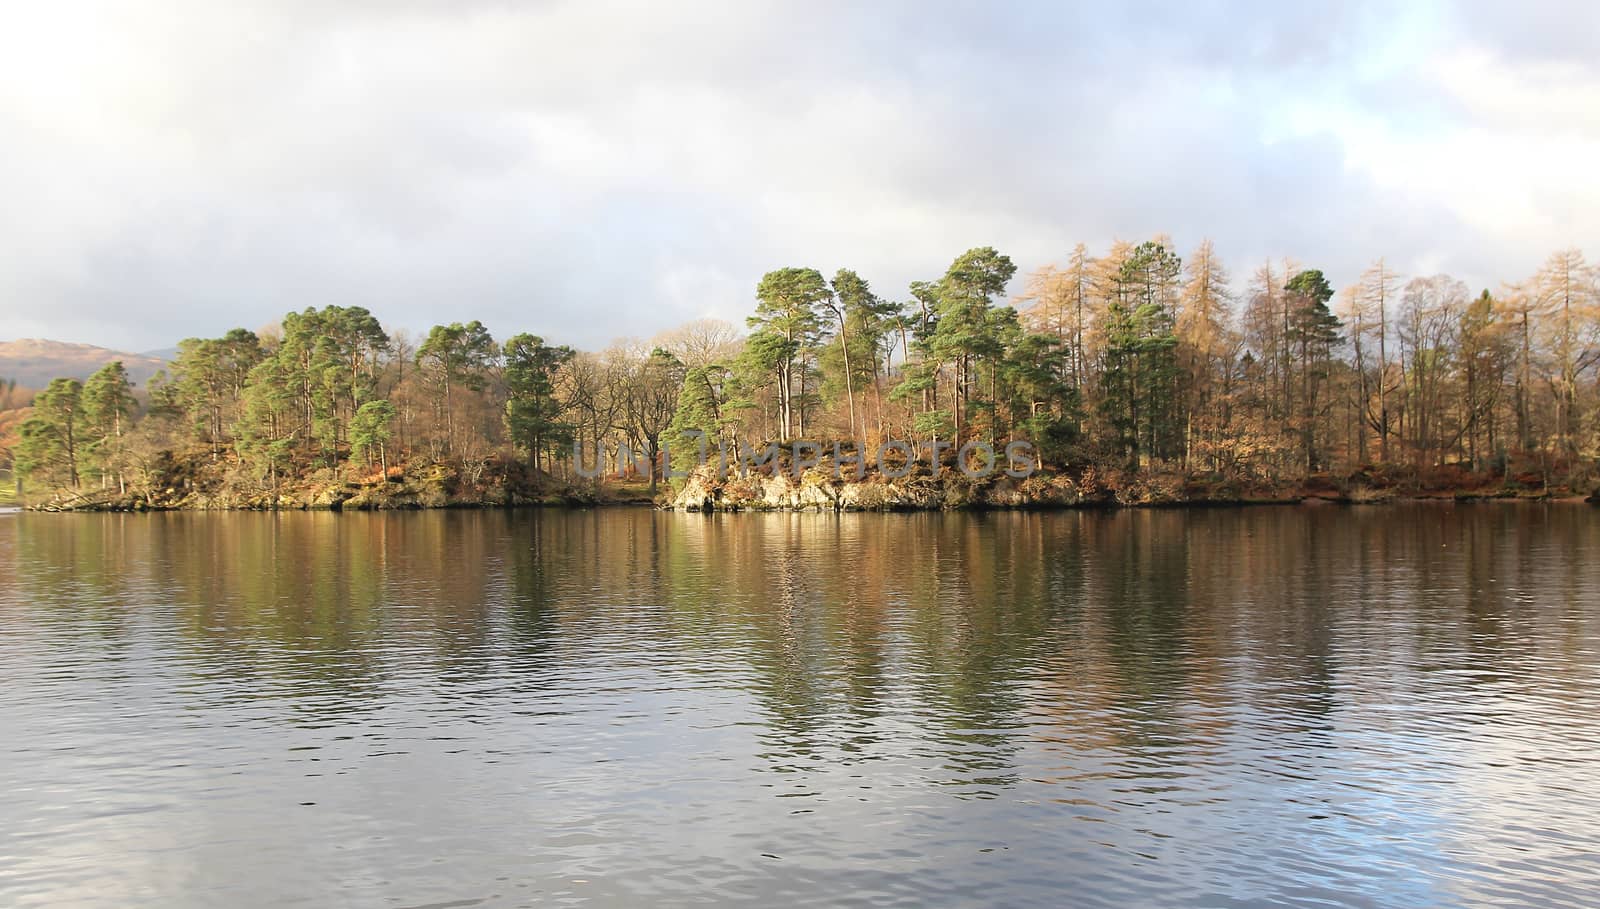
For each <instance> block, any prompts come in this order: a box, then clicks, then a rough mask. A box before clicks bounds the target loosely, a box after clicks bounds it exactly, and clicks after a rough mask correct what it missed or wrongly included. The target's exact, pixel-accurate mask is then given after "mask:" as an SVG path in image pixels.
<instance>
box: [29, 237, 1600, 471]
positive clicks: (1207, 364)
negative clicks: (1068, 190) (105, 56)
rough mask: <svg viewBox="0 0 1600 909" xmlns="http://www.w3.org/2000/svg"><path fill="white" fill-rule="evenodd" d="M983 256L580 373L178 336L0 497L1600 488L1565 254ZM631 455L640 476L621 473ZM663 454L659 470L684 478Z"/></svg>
mask: <svg viewBox="0 0 1600 909" xmlns="http://www.w3.org/2000/svg"><path fill="white" fill-rule="evenodd" d="M1016 275H1017V268H1016V266H1015V264H1014V263H1013V262H1012V260H1011V259H1010V258H1009V257H1007V256H1005V255H1003V254H1001V253H1000V252H998V251H996V250H995V249H993V248H990V247H982V248H977V249H972V250H969V251H967V252H965V253H963V254H962V255H960V256H958V257H957V258H956V259H955V260H954V261H953V262H952V263H951V264H950V266H949V267H948V268H947V269H946V270H945V272H944V274H943V275H942V276H939V277H937V278H934V279H930V280H926V281H915V282H912V283H911V284H910V285H909V287H908V288H907V292H906V294H905V296H904V298H902V299H890V298H888V297H885V296H882V295H880V294H879V293H878V292H877V291H876V290H875V289H874V288H873V287H872V285H871V284H870V283H869V282H868V280H867V279H866V278H864V277H862V276H861V275H859V274H858V273H856V272H855V271H852V270H850V269H839V270H837V271H835V272H834V273H833V274H832V275H831V276H826V275H824V274H823V273H822V272H821V271H819V270H817V269H815V268H809V267H787V268H780V269H776V270H774V271H771V272H768V273H767V274H766V275H764V276H763V277H762V278H761V279H760V281H759V282H758V283H757V285H756V287H755V294H754V302H755V305H754V311H753V313H752V314H751V315H750V316H749V318H748V320H747V324H746V326H745V327H744V330H740V329H737V328H736V327H734V326H733V325H730V324H728V323H724V322H720V321H716V320H709V319H704V320H697V321H695V322H691V323H689V324H687V325H684V326H682V327H680V328H677V329H675V330H672V331H669V332H665V333H663V334H662V335H660V336H658V337H656V338H654V339H652V340H650V341H649V342H638V341H624V342H618V343H616V344H614V345H612V346H611V347H609V348H607V349H606V350H602V351H598V352H584V351H578V350H575V349H573V348H571V347H568V346H563V345H555V344H550V343H548V342H546V341H545V340H544V339H543V338H542V337H539V336H537V335H533V334H526V333H524V334H517V335H514V336H512V337H509V338H505V339H504V340H497V339H495V338H494V337H492V336H491V334H490V332H489V331H488V330H487V329H486V328H485V327H484V326H483V325H482V324H481V323H480V322H477V321H472V322H467V323H460V322H455V323H450V324H447V325H436V326H434V327H433V328H432V329H431V330H430V331H429V332H428V333H427V334H426V335H425V336H422V337H412V336H410V335H408V334H406V333H405V332H402V331H389V330H386V329H385V328H384V327H383V326H382V324H381V323H380V322H379V321H378V319H377V318H376V317H375V316H374V315H373V314H372V313H370V312H369V311H367V310H366V309H363V308H361V307H355V306H351V307H344V306H325V307H322V308H320V309H317V308H307V309H304V310H301V311H298V312H291V313H288V314H287V315H285V316H284V317H283V318H282V320H281V321H280V322H279V323H278V324H277V325H275V326H273V327H272V328H270V329H265V330H262V331H260V332H254V331H249V330H245V329H235V330H233V331H230V332H228V333H227V334H225V335H223V336H222V337H218V338H191V339H188V340H185V341H184V342H182V344H180V346H179V351H178V355H177V357H176V358H175V359H174V360H173V362H172V363H171V364H170V367H169V369H168V370H167V371H165V372H164V373H162V374H160V375H158V376H157V377H156V378H154V379H153V380H152V381H151V382H150V383H149V385H148V387H147V388H144V389H138V390H136V389H135V388H134V387H133V384H132V383H131V382H130V381H129V379H128V376H127V373H126V371H125V370H123V368H122V366H121V364H120V363H112V364H109V365H107V366H106V367H105V368H103V369H101V370H100V371H99V372H97V373H95V374H94V375H93V376H91V377H89V378H88V379H87V380H86V381H81V382H80V381H79V380H76V379H57V380H55V381H54V382H52V383H51V384H50V386H49V387H48V388H46V389H45V390H43V391H42V392H40V393H38V394H37V395H36V396H35V397H34V400H33V409H32V413H31V416H30V417H29V418H28V419H27V420H25V421H24V422H23V423H22V425H21V429H20V433H19V439H18V441H17V444H16V451H15V461H16V466H17V468H18V470H19V472H20V473H22V474H24V475H25V476H28V477H30V478H32V479H35V480H37V481H39V482H42V483H45V484H48V485H51V486H56V487H68V488H81V487H83V486H86V485H87V486H99V487H100V488H113V487H115V488H117V489H118V490H121V491H126V490H127V489H128V488H129V487H130V486H133V487H135V488H142V487H147V486H148V485H149V484H152V483H155V482H158V481H159V480H160V479H161V478H162V477H164V476H170V474H171V472H172V467H173V464H174V463H175V461H176V460H178V459H181V458H183V457H194V456H203V457H205V458H208V459H210V460H211V461H213V462H217V463H225V464H227V465H229V469H231V470H233V471H234V472H235V473H236V474H237V475H238V476H239V477H241V478H242V482H246V483H248V484H254V485H256V486H257V487H259V488H261V489H273V488H276V487H277V486H278V485H279V484H282V483H285V482H291V481H295V480H298V479H301V478H304V477H306V476H308V475H311V474H314V473H316V472H319V471H330V472H332V474H333V475H335V476H345V475H357V474H359V475H364V476H365V475H372V474H373V473H375V472H383V473H384V474H386V475H387V474H388V473H389V472H390V471H392V470H400V469H402V467H403V466H404V465H413V466H414V465H417V464H443V465H447V466H448V467H450V468H451V469H453V470H455V471H457V472H458V473H459V475H460V476H462V477H463V478H465V479H467V480H468V481H476V480H477V479H478V478H480V477H481V476H482V475H483V473H484V471H486V470H488V469H489V468H490V466H491V465H492V464H495V463H497V462H498V463H502V464H503V463H507V462H510V461H513V460H514V461H517V462H520V463H522V464H524V465H526V466H527V467H528V468H531V469H532V470H533V471H535V473H536V474H538V475H541V476H549V477H551V478H553V479H555V480H559V481H562V482H579V481H580V480H579V471H577V470H576V467H578V466H579V465H577V464H575V462H574V459H575V457H581V458H582V459H583V466H584V467H585V468H586V469H585V470H584V471H583V473H584V474H590V473H592V472H593V471H594V470H596V469H598V470H599V471H600V472H602V473H604V474H607V475H610V476H613V477H615V476H627V475H630V474H632V475H636V476H637V478H638V479H639V480H640V481H641V482H648V483H649V484H650V486H651V488H652V489H653V488H654V487H655V485H656V483H657V482H658V481H659V480H660V479H661V477H662V476H663V475H664V472H665V470H666V468H667V467H668V466H669V465H668V464H667V463H666V461H667V458H666V456H665V455H664V451H663V449H664V447H665V446H667V445H668V443H671V447H672V448H673V449H675V450H676V451H689V450H692V449H693V448H694V447H695V445H694V444H693V443H686V442H685V441H684V440H688V439H691V438H694V439H704V440H705V442H706V443H707V444H709V445H711V446H712V447H713V448H715V447H718V446H720V447H722V448H723V449H724V450H726V451H731V452H735V453H737V452H740V451H744V450H749V449H752V448H755V447H757V446H761V445H764V444H765V443H768V442H771V441H788V440H792V439H798V438H806V439H812V440H834V439H838V440H850V441H853V442H855V443H857V444H860V445H868V446H870V445H876V444H879V443H881V442H883V441H886V440H890V439H896V440H917V441H938V440H948V441H953V442H955V443H956V444H957V445H959V444H961V443H963V442H965V441H968V440H974V439H981V440H985V441H989V442H992V443H994V444H995V445H996V446H997V447H998V446H999V445H1003V444H1004V443H1005V442H1006V441H1009V440H1012V439H1027V440H1029V441H1031V442H1033V443H1034V445H1035V447H1036V449H1037V450H1038V452H1039V453H1040V455H1041V456H1042V459H1043V461H1044V462H1045V463H1046V464H1047V465H1051V466H1055V467H1060V468H1067V469H1072V468H1074V467H1085V466H1092V465H1093V466H1100V465H1103V466H1109V467H1115V468H1118V469H1123V470H1144V471H1175V472H1184V473H1188V474H1217V475H1225V476H1238V477H1248V478H1252V479H1258V480H1263V481H1279V482H1281V481H1288V480H1293V479H1296V478H1303V477H1305V476H1307V475H1311V474H1318V473H1323V472H1331V471H1349V470H1355V469H1358V468H1361V467H1362V466H1363V465H1371V464H1400V465H1410V466H1414V467H1430V466H1444V465H1455V466H1458V467H1461V468H1463V469H1466V470H1471V471H1475V472H1480V473H1482V472H1491V471H1505V472H1509V471H1510V470H1511V465H1512V464H1513V462H1518V459H1521V461H1520V462H1519V463H1524V464H1536V465H1538V469H1540V470H1542V471H1544V473H1545V475H1546V476H1547V477H1548V476H1549V475H1550V474H1551V473H1552V472H1560V471H1569V472H1570V471H1583V470H1587V469H1590V468H1592V466H1593V464H1594V460H1593V459H1594V457H1595V454H1596V452H1597V450H1600V406H1597V405H1600V388H1597V380H1596V373H1597V363H1600V289H1597V273H1596V269H1595V268H1594V267H1592V266H1590V265H1589V264H1588V263H1587V262H1586V261H1585V259H1584V256H1583V254H1582V253H1581V252H1580V251H1578V250H1576V249H1571V250H1565V251H1562V252H1558V253H1556V254H1554V255H1552V256H1551V257H1550V258H1549V259H1548V260H1547V261H1546V262H1545V263H1544V264H1543V266H1542V267H1541V268H1539V269H1538V271H1537V272H1536V273H1535V274H1534V275H1532V276H1531V277H1529V278H1527V279H1526V280H1522V281H1519V282H1514V283H1510V284H1506V285H1504V286H1502V287H1500V288H1498V289H1496V290H1494V291H1490V290H1482V291H1480V292H1477V293H1473V292H1472V291H1470V290H1469V289H1468V288H1467V287H1466V286H1465V285H1464V284H1463V283H1462V282H1460V281H1457V280H1455V279H1453V278H1451V277H1449V276H1445V275H1431V276H1414V277H1409V278H1408V277H1405V276H1402V275H1399V274H1397V273H1395V272H1394V270H1393V269H1391V268H1390V267H1389V266H1388V264H1387V263H1386V262H1385V261H1384V260H1382V259H1380V260H1378V261H1376V262H1374V263H1373V264H1372V266H1371V267H1370V268H1369V269H1367V270H1366V272H1365V273H1364V274H1362V275H1361V276H1360V277H1359V279H1358V280H1356V281H1354V282H1352V283H1351V284H1350V285H1349V286H1347V287H1344V288H1343V289H1340V290H1337V291H1336V290H1335V288H1334V287H1333V286H1332V284H1331V283H1330V282H1329V280H1328V278H1327V276H1326V275H1324V274H1323V272H1322V271H1320V270H1318V269H1315V268H1305V267H1302V266H1300V265H1298V264H1296V263H1295V262H1293V261H1290V260H1285V261H1281V262H1265V263H1262V264H1261V265H1260V266H1259V267H1257V268H1256V269H1255V270H1254V272H1253V273H1252V274H1251V275H1250V277H1249V279H1248V280H1247V281H1246V282H1244V284H1243V286H1235V283H1234V281H1233V279H1232V278H1231V276H1230V275H1229V274H1228V272H1227V270H1226V269H1225V268H1224V267H1223V265H1222V263H1221V261H1220V259H1219V258H1218V256H1217V254H1216V253H1215V251H1214V250H1213V248H1212V245H1211V243H1210V242H1204V243H1201V244H1200V246H1199V247H1198V248H1196V249H1195V250H1193V251H1192V252H1191V253H1190V254H1189V255H1188V257H1187V260H1185V259H1184V258H1182V257H1180V256H1179V254H1178V253H1177V251H1176V250H1175V249H1174V248H1173V245H1172V243H1171V242H1170V240H1168V239H1167V238H1165V237H1156V238H1154V239H1152V240H1149V241H1146V242H1143V243H1138V244H1133V243H1124V242H1118V243H1115V244H1113V245H1112V246H1111V248H1110V249H1108V250H1107V251H1105V252H1104V253H1103V254H1101V255H1099V256H1094V255H1091V254H1090V253H1089V252H1088V250H1087V249H1086V247H1085V246H1083V245H1082V244H1080V245H1078V246H1077V247H1076V248H1075V249H1074V250H1073V251H1072V252H1071V254H1070V255H1068V256H1067V257H1065V258H1064V260H1063V261H1062V262H1060V263H1057V264H1051V265H1046V266H1043V267H1041V268H1038V269H1036V270H1034V271H1033V272H1032V273H1030V274H1028V275H1026V276H1025V279H1024V281H1023V282H1022V287H1023V292H1022V293H1021V294H1019V295H1018V296H1016V297H1014V298H1008V297H1007V288H1008V287H1010V286H1012V285H1013V282H1014V278H1015V277H1016ZM635 454H637V455H639V457H637V458H635V457H634V455H635ZM678 457H679V456H678V455H674V459H675V460H676V459H677V458H678Z"/></svg>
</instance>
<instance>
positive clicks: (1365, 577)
mask: <svg viewBox="0 0 1600 909" xmlns="http://www.w3.org/2000/svg"><path fill="white" fill-rule="evenodd" d="M1597 547H1600V509H1591V508H1587V507H1584V506H1544V505H1509V504H1504V505H1500V504H1497V505H1479V506H1471V507H1451V506H1448V505H1437V506H1434V505H1426V506H1424V505H1419V506H1394V507H1384V508H1338V507H1321V508H1255V509H1242V510H1236V509H1217V510H1197V511H1129V512H1112V513H1099V512H1065V513H1035V514H989V515H983V514H972V515H968V514H950V515H939V514H930V515H843V516H835V515H714V516H701V515H681V514H659V513H655V512H651V511H647V510H629V509H614V510H601V511H579V512H563V511H519V512H499V511H483V512H429V513H414V514H411V513H408V514H387V515H385V514H348V515H342V514H316V513H294V514H281V515H273V514H166V515H5V516H0V729H3V730H4V731H5V737H4V740H3V743H0V779H3V781H4V782H5V787H4V789H3V791H0V818H3V819H4V821H5V823H4V824H3V827H0V904H5V905H8V906H45V905H51V906H58V905H83V906H123V905H136V904H137V905H153V906H154V905H159V906H216V905H285V904H287V905H295V904H300V905H315V906H323V905H330V904H333V905H339V904H349V905H391V906H520V905H535V904H538V905H545V904H565V903H590V904H595V905H647V904H687V903H705V902H709V903H715V904H732V903H745V902H762V903H768V904H780V905H783V904H802V905H863V906H866V905H873V906H880V905H904V906H923V905H929V904H939V905H974V906H977V905H1008V906H1061V905H1067V904H1071V905H1089V906H1095V905H1104V906H1124V905H1129V904H1131V903H1142V904H1152V903H1161V904H1168V905H1195V906H1202V905H1203V906H1258V905H1352V906H1397V905H1398V906H1438V905H1482V904H1488V903H1517V904H1533V905H1583V904H1595V903H1596V902H1600V855H1597V852H1596V843H1597V842H1600V752H1597V750H1596V746H1595V743H1596V742H1597V741H1600V658H1597V644H1600V567H1597V566H1596V564H1595V562H1594V560H1593V558H1592V555H1593V554H1594V553H1595V552H1596V551H1597Z"/></svg>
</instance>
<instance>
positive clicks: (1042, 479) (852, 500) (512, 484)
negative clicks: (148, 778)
mask: <svg viewBox="0 0 1600 909" xmlns="http://www.w3.org/2000/svg"><path fill="white" fill-rule="evenodd" d="M191 466H192V467H193V469H179V470H174V471H173V472H172V473H171V474H170V475H169V476H168V477H166V478H165V479H166V480H167V482H166V483H164V484H162V485H161V486H159V487H155V488H152V489H151V490H149V491H145V492H140V493H133V492H129V493H118V492H117V491H116V490H114V489H113V490H81V491H77V492H70V493H68V492H63V493H58V494H56V495H53V496H51V497H49V498H46V499H42V500H37V501H34V502H31V503H29V504H28V505H27V508H28V509H29V510H34V511H128V512H141V511H307V510H318V511H400V510H420V509H440V508H522V507H558V508H591V507H603V506H614V505H627V506H635V507H642V506H649V507H656V508H660V509H663V510H669V511H679V512H738V511H809V512H829V511H833V512H867V511H878V512H895V511H953V510H1029V509H1032V510H1047V509H1109V508H1203V507H1226V506H1242V505H1294V504H1301V503H1338V504H1378V503H1385V502H1399V501H1456V502H1467V501H1561V500H1572V501H1579V500H1581V501H1588V502H1591V503H1594V504H1600V490H1595V492H1594V493H1592V494H1590V495H1589V496H1588V497H1587V498H1584V494H1583V493H1582V492H1575V491H1573V490H1572V489H1569V488H1565V487H1556V486H1549V487H1546V486H1543V485H1542V484H1539V485H1534V484H1528V483H1523V484H1518V483H1515V482H1511V481H1508V480H1507V479H1506V478H1504V477H1495V478H1490V477H1486V476H1482V475H1452V476H1448V477H1445V479H1448V480H1450V481H1451V482H1447V483H1442V482H1428V479H1429V478H1426V477H1422V478H1419V477H1417V476H1415V475H1412V474H1406V473H1400V474H1390V473H1381V472H1378V471H1376V470H1374V469H1370V468H1369V469H1367V470H1365V471H1362V472H1360V473H1357V474H1353V475H1350V476H1340V477H1332V476H1326V475H1317V476H1312V477H1309V478H1306V479H1304V480H1297V481H1295V482H1293V483H1276V484H1275V483H1271V482H1263V481H1258V482H1249V481H1246V480H1241V479H1238V478H1230V477H1223V476H1219V475H1182V474H1176V473H1145V472H1138V471H1119V470H1105V469H1095V468H1084V469H1080V470H1076V471H1071V472H1068V471H1044V472H1040V473H1036V474H1034V475H1033V476H1029V477H1026V478H1022V479H1018V478H1013V477H1009V476H1006V475H1004V474H994V475H991V476H985V477H968V476H966V475H964V474H962V473H961V472H959V471H957V470H954V469H953V468H946V469H944V470H942V471H941V472H940V473H939V474H938V475H937V476H935V475H934V474H933V473H932V472H931V470H929V469H928V467H927V466H926V465H921V466H919V468H918V469H917V470H916V471H914V472H913V473H912V474H910V475H908V476H904V477H886V476H883V475H881V474H878V473H876V472H873V473H869V474H867V475H865V476H863V477H861V478H859V479H856V478H846V477H840V476H838V475H836V474H834V473H832V472H830V471H827V470H823V469H812V470H809V471H806V472H804V473H802V474H801V475H800V476H799V477H798V478H796V477H795V476H794V475H793V474H792V473H791V472H790V471H789V470H787V469H779V470H776V471H771V472H760V473H754V474H746V475H743V476H729V475H719V474H718V473H717V472H716V471H715V470H714V469H712V468H709V467H707V468H702V469H700V470H699V471H696V472H694V473H693V474H691V475H690V476H688V477H687V478H677V479H675V480H674V481H673V482H672V483H671V484H668V483H662V484H661V485H660V487H659V489H658V490H657V491H656V492H654V493H652V492H651V491H650V490H649V488H648V485H647V484H646V483H644V482H643V481H639V480H636V479H635V480H617V479H613V480H609V481H607V482H605V483H602V484H599V485H596V484H594V483H592V482H586V483H584V484H582V485H575V484H571V483H566V482H563V481H560V480H558V479H557V478H554V477H550V476H548V475H545V474H537V475H536V474H532V473H531V472H529V471H526V470H524V469H519V468H518V467H517V466H516V465H514V464H500V465H494V466H493V467H492V468H491V469H488V470H481V471H475V472H467V471H463V470H461V469H460V468H459V467H458V466H456V465H451V464H447V463H439V462H434V463H426V464H412V465H407V466H405V467H396V468H393V469H391V470H390V471H388V472H387V473H382V474H380V473H378V472H373V473H370V474H366V475H344V476H341V475H338V474H335V473H333V472H332V471H321V472H318V473H315V474H313V475H311V476H309V477H306V478H303V479H301V480H298V481H297V482H295V483H294V484H292V485H291V484H287V483H285V484H283V485H281V486H280V488H279V489H278V490H276V491H271V492H267V491H261V490H260V489H259V488H258V485H256V484H251V483H246V482H241V481H240V478H239V476H238V475H237V474H236V473H235V472H233V471H231V470H229V469H227V465H222V464H205V465H199V466H195V465H191Z"/></svg>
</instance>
